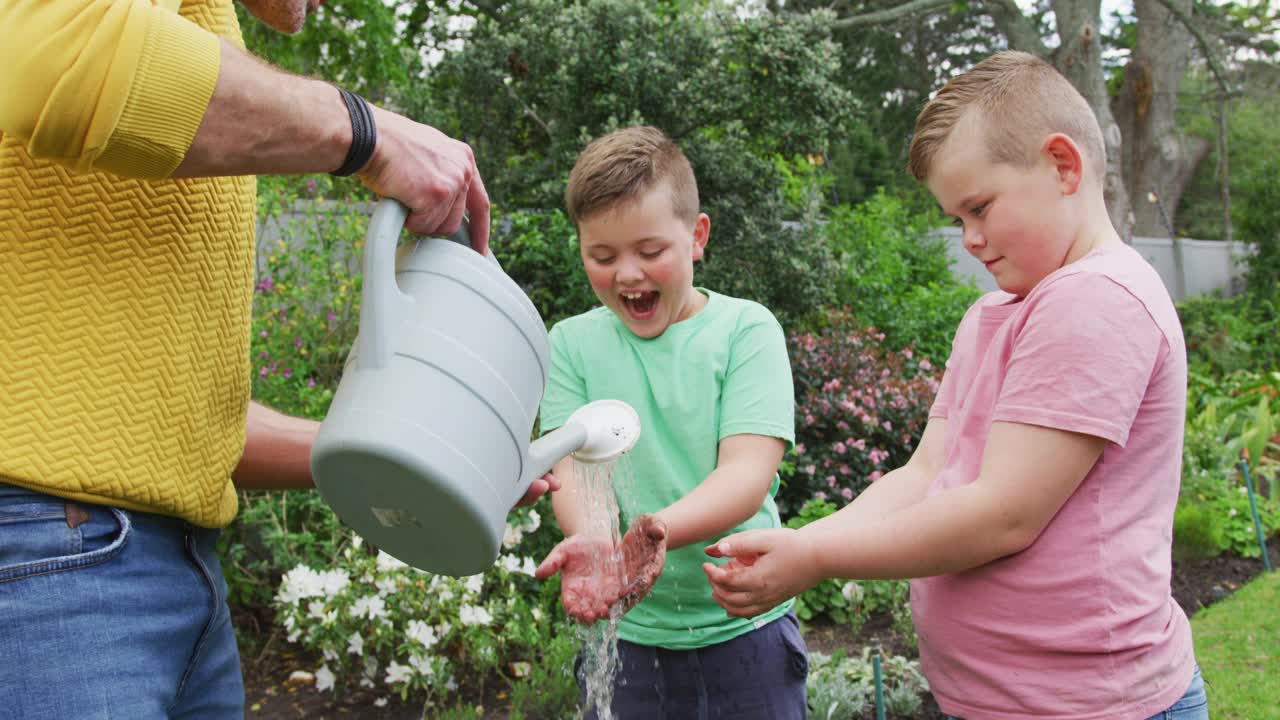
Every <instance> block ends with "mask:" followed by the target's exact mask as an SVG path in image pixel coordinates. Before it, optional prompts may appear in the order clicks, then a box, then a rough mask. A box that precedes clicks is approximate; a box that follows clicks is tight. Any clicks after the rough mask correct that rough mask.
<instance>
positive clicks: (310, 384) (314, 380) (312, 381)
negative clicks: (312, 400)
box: [307, 378, 316, 387]
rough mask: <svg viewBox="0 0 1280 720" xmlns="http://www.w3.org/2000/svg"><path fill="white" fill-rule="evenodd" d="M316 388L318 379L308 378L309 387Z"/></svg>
mask: <svg viewBox="0 0 1280 720" xmlns="http://www.w3.org/2000/svg"><path fill="white" fill-rule="evenodd" d="M315 386H316V379H315V378H307V387H315Z"/></svg>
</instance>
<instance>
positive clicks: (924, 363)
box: [920, 358, 933, 372]
mask: <svg viewBox="0 0 1280 720" xmlns="http://www.w3.org/2000/svg"><path fill="white" fill-rule="evenodd" d="M920 369H921V370H924V371H925V372H929V371H930V370H932V369H933V363H930V362H929V358H920Z"/></svg>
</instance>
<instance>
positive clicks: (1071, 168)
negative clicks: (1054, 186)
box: [1040, 133, 1084, 195]
mask: <svg viewBox="0 0 1280 720" xmlns="http://www.w3.org/2000/svg"><path fill="white" fill-rule="evenodd" d="M1040 152H1041V153H1043V154H1044V155H1045V156H1046V157H1048V158H1049V162H1051V163H1053V168H1054V170H1055V171H1056V172H1057V175H1058V188H1059V189H1060V190H1061V191H1062V194H1063V195H1075V194H1076V191H1077V190H1079V189H1080V181H1081V179H1082V178H1084V156H1083V155H1082V154H1081V153H1080V148H1079V146H1077V145H1076V143H1075V141H1074V140H1072V139H1071V138H1070V137H1068V136H1066V135H1063V134H1062V133H1054V134H1052V135H1050V136H1049V137H1047V138H1045V140H1044V144H1043V145H1042V146H1041V148H1040Z"/></svg>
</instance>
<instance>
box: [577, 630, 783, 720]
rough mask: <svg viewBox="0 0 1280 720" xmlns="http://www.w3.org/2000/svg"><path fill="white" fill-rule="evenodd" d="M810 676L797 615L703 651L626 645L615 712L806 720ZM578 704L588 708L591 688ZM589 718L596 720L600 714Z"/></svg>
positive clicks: (701, 719) (691, 719)
mask: <svg viewBox="0 0 1280 720" xmlns="http://www.w3.org/2000/svg"><path fill="white" fill-rule="evenodd" d="M579 660H580V661H581V658H579ZM580 669H581V667H580V665H579V667H575V668H574V675H575V676H577V677H578V679H579V683H581V681H582V675H581V673H580ZM808 675H809V652H808V650H807V649H806V648H805V644H804V638H803V637H801V635H800V626H799V621H798V620H796V616H795V613H791V612H788V613H787V614H786V615H783V616H782V617H780V618H778V619H777V620H774V621H773V622H771V623H769V624H768V625H765V626H763V627H760V628H756V629H755V630H752V631H750V632H747V633H744V634H742V635H739V636H738V637H736V638H733V639H732V640H726V641H725V642H722V643H719V644H716V645H710V646H708V647H704V648H699V649H697V650H667V649H665V648H658V647H650V646H647V645H636V644H635V643H630V642H627V641H626V640H619V641H618V676H617V677H616V678H615V680H614V687H613V707H612V708H611V709H612V711H613V714H614V717H616V718H618V720H729V718H732V719H733V720H804V719H805V718H806V717H808V706H807V705H806V702H805V679H806V678H807V677H808ZM579 700H580V703H581V704H585V702H586V688H583V687H580V688H579ZM584 717H585V718H586V720H596V719H597V718H598V713H597V711H596V708H594V707H592V708H589V709H588V711H587V712H586V713H585V716H584Z"/></svg>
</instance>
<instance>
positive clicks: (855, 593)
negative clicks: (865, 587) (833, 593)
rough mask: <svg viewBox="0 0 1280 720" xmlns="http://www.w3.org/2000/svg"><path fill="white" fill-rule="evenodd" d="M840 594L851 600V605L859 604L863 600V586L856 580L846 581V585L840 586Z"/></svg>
mask: <svg viewBox="0 0 1280 720" xmlns="http://www.w3.org/2000/svg"><path fill="white" fill-rule="evenodd" d="M840 594H841V595H843V596H844V599H845V600H848V601H849V604H850V605H857V604H858V603H860V602H862V586H861V585H859V584H858V583H856V582H853V581H850V582H847V583H845V584H844V587H842V588H840Z"/></svg>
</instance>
